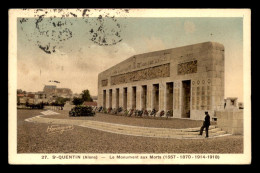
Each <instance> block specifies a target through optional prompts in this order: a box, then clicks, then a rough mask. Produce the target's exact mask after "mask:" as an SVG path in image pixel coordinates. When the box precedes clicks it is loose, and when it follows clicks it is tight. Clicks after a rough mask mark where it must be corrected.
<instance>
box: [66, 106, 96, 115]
mask: <svg viewBox="0 0 260 173" xmlns="http://www.w3.org/2000/svg"><path fill="white" fill-rule="evenodd" d="M69 115H70V116H74V117H77V116H94V115H95V111H94V110H93V108H92V107H91V106H75V107H74V108H72V109H71V110H70V111H69Z"/></svg>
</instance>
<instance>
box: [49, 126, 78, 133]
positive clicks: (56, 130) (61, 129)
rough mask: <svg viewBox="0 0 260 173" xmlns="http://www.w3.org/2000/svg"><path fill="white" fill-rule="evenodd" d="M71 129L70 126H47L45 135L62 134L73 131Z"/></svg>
mask: <svg viewBox="0 0 260 173" xmlns="http://www.w3.org/2000/svg"><path fill="white" fill-rule="evenodd" d="M73 129H74V127H73V126H72V125H68V126H61V125H51V126H48V128H47V130H46V132H47V134H56V133H59V134H62V133H63V132H65V131H68V130H73Z"/></svg>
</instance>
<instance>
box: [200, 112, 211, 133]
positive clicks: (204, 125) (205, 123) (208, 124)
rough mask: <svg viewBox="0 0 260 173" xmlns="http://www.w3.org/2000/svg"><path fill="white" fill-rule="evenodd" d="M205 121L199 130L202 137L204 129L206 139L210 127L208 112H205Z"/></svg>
mask: <svg viewBox="0 0 260 173" xmlns="http://www.w3.org/2000/svg"><path fill="white" fill-rule="evenodd" d="M205 115H206V116H205V120H204V122H203V125H202V127H201V128H200V134H199V135H202V133H203V130H204V128H206V138H208V137H209V126H210V116H209V114H208V112H205Z"/></svg>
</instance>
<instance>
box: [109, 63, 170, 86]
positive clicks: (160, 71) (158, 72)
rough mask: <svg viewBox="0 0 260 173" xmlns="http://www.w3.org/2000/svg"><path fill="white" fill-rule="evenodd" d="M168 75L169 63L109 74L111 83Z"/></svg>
mask: <svg viewBox="0 0 260 173" xmlns="http://www.w3.org/2000/svg"><path fill="white" fill-rule="evenodd" d="M169 76H170V64H169V63H168V64H164V65H159V66H155V67H150V68H146V69H143V70H138V71H133V72H129V73H125V74H120V75H116V76H111V85H118V84H123V83H130V82H135V81H141V80H150V79H156V78H161V77H169Z"/></svg>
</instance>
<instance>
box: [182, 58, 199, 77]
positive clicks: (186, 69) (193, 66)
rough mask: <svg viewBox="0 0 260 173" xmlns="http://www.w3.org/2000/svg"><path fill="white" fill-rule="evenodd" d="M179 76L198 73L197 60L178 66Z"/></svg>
mask: <svg viewBox="0 0 260 173" xmlns="http://www.w3.org/2000/svg"><path fill="white" fill-rule="evenodd" d="M177 70H178V75H184V74H190V73H197V60H195V61H190V62H185V63H181V64H178V69H177Z"/></svg>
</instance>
